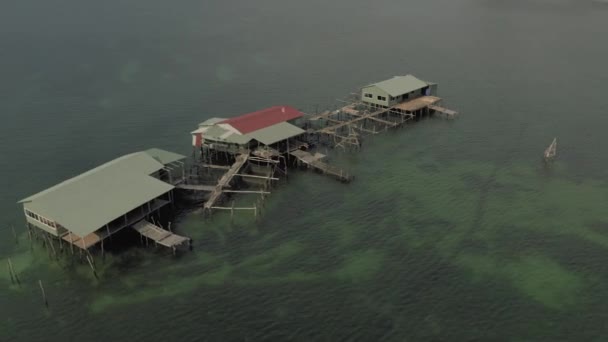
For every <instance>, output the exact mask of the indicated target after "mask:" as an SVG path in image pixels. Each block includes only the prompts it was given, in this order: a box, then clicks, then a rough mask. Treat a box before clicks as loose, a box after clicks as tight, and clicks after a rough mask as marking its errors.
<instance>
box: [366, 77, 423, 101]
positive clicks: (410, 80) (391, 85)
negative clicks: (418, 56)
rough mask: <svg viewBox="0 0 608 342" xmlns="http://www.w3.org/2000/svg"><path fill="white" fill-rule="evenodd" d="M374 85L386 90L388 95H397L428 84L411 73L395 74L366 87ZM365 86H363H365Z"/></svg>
mask: <svg viewBox="0 0 608 342" xmlns="http://www.w3.org/2000/svg"><path fill="white" fill-rule="evenodd" d="M373 86H376V87H378V88H380V89H382V90H384V91H385V92H387V93H388V94H389V95H390V96H399V95H403V94H407V93H409V92H411V91H414V90H418V89H422V88H424V87H426V86H428V84H427V83H426V82H424V81H422V80H420V79H418V78H416V77H414V76H412V75H406V76H395V77H393V78H391V79H388V80H386V81H382V82H378V83H374V84H370V85H369V86H367V87H373ZM367 87H365V88H367Z"/></svg>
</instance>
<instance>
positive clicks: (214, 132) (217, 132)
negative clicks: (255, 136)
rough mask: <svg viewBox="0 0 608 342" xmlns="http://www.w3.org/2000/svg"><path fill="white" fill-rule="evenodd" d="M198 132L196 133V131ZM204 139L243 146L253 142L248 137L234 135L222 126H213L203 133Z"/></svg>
mask: <svg viewBox="0 0 608 342" xmlns="http://www.w3.org/2000/svg"><path fill="white" fill-rule="evenodd" d="M195 132H196V131H195ZM201 133H202V137H203V139H207V140H213V141H218V142H225V143H229V144H238V145H243V144H246V143H248V142H249V141H251V138H250V137H248V136H247V135H241V134H238V133H234V132H232V131H229V130H227V129H223V128H222V127H220V126H211V127H209V128H208V129H207V130H206V131H204V132H201Z"/></svg>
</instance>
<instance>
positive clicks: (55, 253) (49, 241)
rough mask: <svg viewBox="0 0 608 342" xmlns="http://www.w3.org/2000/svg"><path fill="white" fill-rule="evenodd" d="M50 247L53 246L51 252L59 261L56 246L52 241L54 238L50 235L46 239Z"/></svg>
mask: <svg viewBox="0 0 608 342" xmlns="http://www.w3.org/2000/svg"><path fill="white" fill-rule="evenodd" d="M46 239H47V241H48V244H49V246H51V251H53V255H55V259H57V252H56V251H55V245H53V241H52V240H51V239H52V238H50V237H49V236H48V235H47V237H46Z"/></svg>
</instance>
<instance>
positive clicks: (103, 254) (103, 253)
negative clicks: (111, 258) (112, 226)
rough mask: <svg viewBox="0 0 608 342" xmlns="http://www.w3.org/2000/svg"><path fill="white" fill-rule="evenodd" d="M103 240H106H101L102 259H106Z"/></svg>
mask: <svg viewBox="0 0 608 342" xmlns="http://www.w3.org/2000/svg"><path fill="white" fill-rule="evenodd" d="M103 240H105V239H101V257H102V258H103V259H105V251H104V250H103Z"/></svg>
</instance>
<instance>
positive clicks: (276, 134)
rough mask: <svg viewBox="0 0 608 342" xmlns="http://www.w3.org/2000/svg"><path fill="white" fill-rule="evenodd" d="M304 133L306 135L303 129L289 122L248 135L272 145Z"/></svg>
mask: <svg viewBox="0 0 608 342" xmlns="http://www.w3.org/2000/svg"><path fill="white" fill-rule="evenodd" d="M302 133H305V131H304V130H303V129H301V128H299V127H297V126H294V125H292V124H290V123H288V122H281V123H278V124H276V125H272V126H270V127H266V128H262V129H259V130H257V131H254V132H251V133H249V134H247V135H248V136H250V137H251V138H253V139H255V140H257V141H259V142H261V143H262V144H264V145H271V144H274V143H276V142H279V141H281V140H285V139H288V138H291V137H294V136H296V135H300V134H302Z"/></svg>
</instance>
